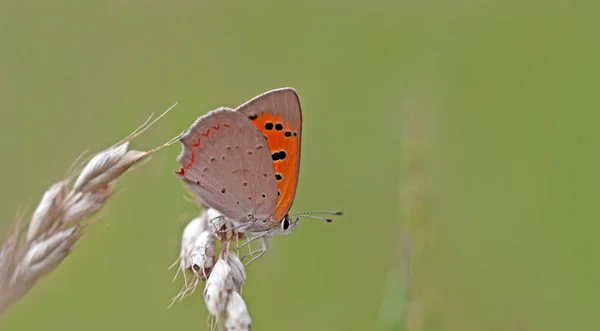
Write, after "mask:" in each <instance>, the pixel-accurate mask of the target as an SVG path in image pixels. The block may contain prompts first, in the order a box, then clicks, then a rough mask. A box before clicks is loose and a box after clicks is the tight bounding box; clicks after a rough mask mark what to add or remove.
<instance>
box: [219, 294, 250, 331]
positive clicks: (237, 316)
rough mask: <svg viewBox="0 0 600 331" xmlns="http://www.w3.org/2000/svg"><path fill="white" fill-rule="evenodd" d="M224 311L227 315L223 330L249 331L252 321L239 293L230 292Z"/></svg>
mask: <svg viewBox="0 0 600 331" xmlns="http://www.w3.org/2000/svg"><path fill="white" fill-rule="evenodd" d="M225 311H226V313H227V319H226V320H225V328H226V329H227V330H228V331H249V330H250V329H251V327H252V319H251V318H250V314H249V313H248V307H247V306H246V303H245V302H244V299H243V298H242V296H241V295H240V294H239V293H237V292H232V293H231V294H230V296H229V300H228V301H227V307H226V309H225Z"/></svg>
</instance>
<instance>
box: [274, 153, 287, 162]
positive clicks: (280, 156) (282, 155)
mask: <svg viewBox="0 0 600 331" xmlns="http://www.w3.org/2000/svg"><path fill="white" fill-rule="evenodd" d="M286 156H287V155H286V153H285V151H279V152H275V153H273V154H272V155H271V157H272V158H273V161H279V160H284V159H285V157H286Z"/></svg>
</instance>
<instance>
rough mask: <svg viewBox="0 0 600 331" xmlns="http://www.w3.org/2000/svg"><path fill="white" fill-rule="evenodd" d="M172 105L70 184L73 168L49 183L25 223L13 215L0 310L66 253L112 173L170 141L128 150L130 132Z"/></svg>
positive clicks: (0, 257)
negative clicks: (141, 149)
mask: <svg viewBox="0 0 600 331" xmlns="http://www.w3.org/2000/svg"><path fill="white" fill-rule="evenodd" d="M173 106H175V105H173ZM172 108H173V107H171V108H169V109H168V110H167V111H165V112H164V113H163V114H162V115H160V116H159V117H158V118H157V119H155V120H154V121H153V122H151V123H149V121H150V119H151V118H152V117H150V119H148V121H146V123H144V125H142V126H140V127H139V128H138V129H136V130H135V131H134V132H133V133H132V134H131V135H129V136H128V137H126V138H125V139H124V140H122V141H120V142H119V143H117V144H115V145H114V146H112V147H110V148H108V149H106V150H104V151H102V152H100V153H98V154H96V155H95V156H93V157H92V158H91V159H90V160H89V161H88V162H87V164H86V165H85V166H84V167H83V168H82V169H81V171H80V173H79V174H78V175H77V176H76V179H75V181H74V183H73V184H72V185H70V183H71V182H73V181H72V179H73V178H74V177H75V174H71V175H68V176H67V178H66V179H65V180H62V181H59V182H57V183H55V184H53V185H52V186H50V188H49V189H48V190H47V191H46V192H45V193H44V194H43V195H42V198H41V200H40V202H39V204H38V206H37V208H36V209H35V211H34V212H33V214H32V216H31V219H30V221H29V222H28V223H27V224H26V226H25V227H24V228H22V227H20V222H19V219H17V221H16V222H15V225H14V226H13V230H12V231H11V232H10V234H9V236H8V238H7V240H6V242H5V243H4V245H2V249H1V250H0V314H1V313H2V312H4V311H5V310H6V309H7V308H8V307H10V306H11V305H12V304H14V303H15V302H17V301H18V300H19V299H21V298H22V297H23V296H24V295H26V294H27V293H28V292H29V291H30V290H31V289H32V288H33V286H34V285H35V284H36V283H37V282H38V281H39V280H40V279H41V278H42V277H43V276H44V275H46V274H48V273H49V272H51V271H52V270H54V269H55V268H56V267H57V266H58V265H59V264H60V263H61V262H62V261H63V260H64V259H65V258H66V257H67V255H69V253H70V252H71V251H72V250H73V248H74V245H75V243H76V242H77V240H78V239H79V238H80V237H81V235H82V234H83V232H84V230H85V227H86V226H87V224H88V223H89V222H86V221H87V220H90V219H91V218H92V216H94V215H95V214H96V213H97V212H98V211H100V209H102V207H103V206H104V205H106V203H107V201H108V200H109V198H110V197H111V196H112V194H113V192H114V185H115V181H116V179H118V178H119V177H120V176H121V175H123V173H125V172H126V171H127V170H128V169H130V168H131V167H132V166H134V165H136V164H139V163H140V162H141V161H143V160H146V159H148V158H149V156H150V155H151V154H153V153H154V152H156V151H158V150H159V149H161V148H162V147H164V146H167V145H170V144H171V143H173V142H174V141H175V140H171V141H169V142H167V143H166V144H164V145H161V146H159V147H157V148H154V149H152V150H150V151H147V152H142V151H135V150H128V148H129V143H130V141H131V140H132V139H133V138H135V137H137V136H138V135H139V134H141V133H142V132H144V131H145V130H146V129H147V128H148V127H149V126H150V125H152V124H153V123H155V122H156V120H158V119H159V118H161V117H162V116H163V115H164V114H166V113H167V112H168V111H169V110H171V109H172ZM75 168H77V167H75Z"/></svg>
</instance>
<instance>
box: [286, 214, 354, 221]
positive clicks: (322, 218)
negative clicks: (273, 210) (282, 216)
mask: <svg viewBox="0 0 600 331" xmlns="http://www.w3.org/2000/svg"><path fill="white" fill-rule="evenodd" d="M315 214H324V215H343V214H344V213H343V212H341V211H305V212H301V213H297V214H293V215H290V217H295V218H298V217H304V218H314V219H317V220H321V221H325V222H327V223H331V222H333V219H331V218H327V217H321V216H315Z"/></svg>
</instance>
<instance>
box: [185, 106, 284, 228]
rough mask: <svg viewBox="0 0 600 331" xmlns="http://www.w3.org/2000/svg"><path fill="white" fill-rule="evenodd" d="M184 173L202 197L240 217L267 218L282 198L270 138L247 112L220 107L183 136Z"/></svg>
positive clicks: (218, 208)
mask: <svg viewBox="0 0 600 331" xmlns="http://www.w3.org/2000/svg"><path fill="white" fill-rule="evenodd" d="M181 143H182V145H183V148H182V152H181V154H180V155H179V156H178V157H177V161H178V162H179V163H180V164H181V166H182V168H183V172H184V174H182V173H179V176H180V177H181V178H182V179H183V180H184V182H186V183H187V185H188V187H189V188H190V190H191V191H192V193H193V194H194V195H196V197H197V198H198V199H199V200H200V201H202V202H203V203H205V204H207V205H209V206H211V207H213V208H215V209H217V210H219V211H220V212H221V213H223V215H225V216H226V217H228V218H231V219H233V220H237V221H239V222H246V221H249V220H251V219H258V220H264V219H268V218H269V217H270V216H271V215H272V214H273V211H274V210H275V206H276V203H277V198H276V197H277V185H276V182H275V180H274V176H275V171H274V170H273V163H272V159H271V154H270V152H269V147H268V145H267V141H266V139H265V137H264V136H263V134H262V133H261V132H260V131H259V130H258V129H257V128H256V127H255V126H254V125H253V124H252V123H251V122H250V121H249V120H248V119H247V118H246V116H245V115H243V114H241V113H238V112H235V111H233V110H232V109H228V108H219V109H217V110H213V111H211V112H209V113H208V114H206V115H203V116H201V117H200V118H198V120H197V121H196V122H195V123H194V124H193V125H192V126H191V127H190V128H189V129H188V131H187V132H186V133H185V134H184V135H183V137H182V138H181Z"/></svg>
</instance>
